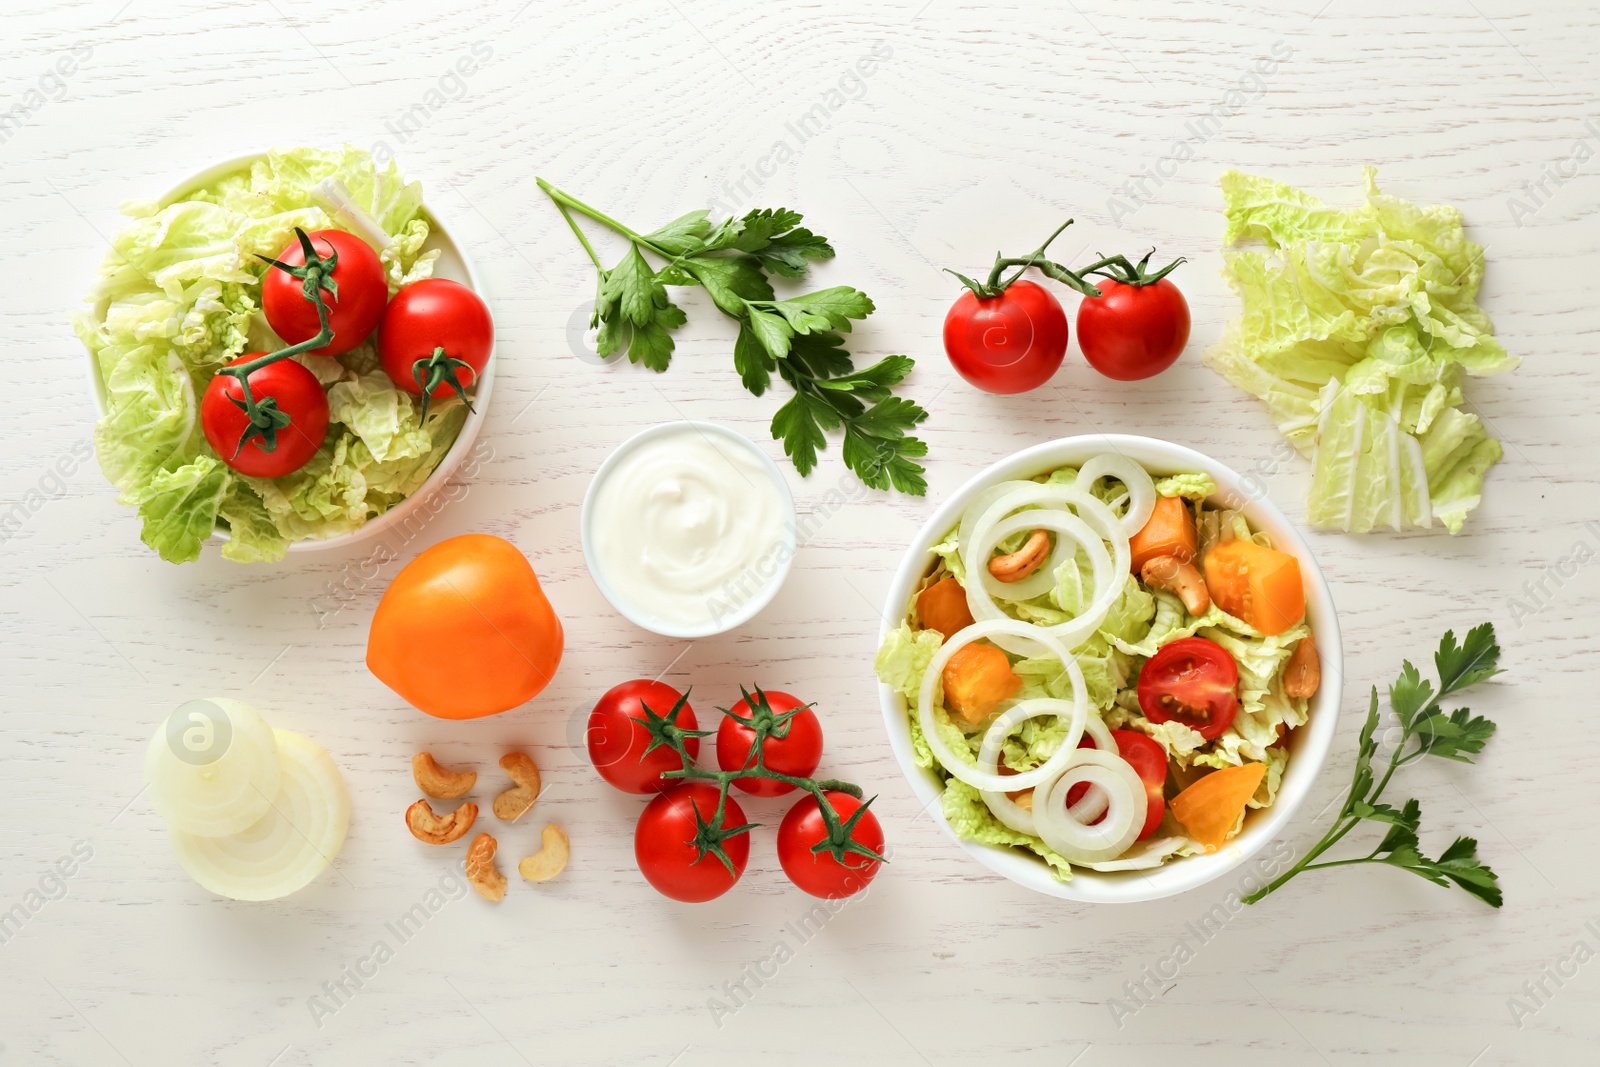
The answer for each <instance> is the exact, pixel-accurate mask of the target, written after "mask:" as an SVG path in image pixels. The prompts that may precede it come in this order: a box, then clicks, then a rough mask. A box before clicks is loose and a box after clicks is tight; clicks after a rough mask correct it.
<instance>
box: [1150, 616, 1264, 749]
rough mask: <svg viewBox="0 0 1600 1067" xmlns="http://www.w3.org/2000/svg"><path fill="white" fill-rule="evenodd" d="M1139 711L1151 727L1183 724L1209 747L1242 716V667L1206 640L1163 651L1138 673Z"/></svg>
mask: <svg viewBox="0 0 1600 1067" xmlns="http://www.w3.org/2000/svg"><path fill="white" fill-rule="evenodd" d="M1139 708H1140V710H1142V711H1143V712H1144V717H1145V718H1147V719H1149V720H1150V721H1151V722H1174V721H1176V722H1181V723H1183V724H1184V725H1185V726H1188V727H1189V728H1191V729H1193V730H1195V731H1196V732H1197V733H1199V734H1200V736H1201V737H1203V738H1205V739H1206V740H1207V741H1210V740H1212V739H1214V738H1216V737H1218V736H1220V735H1221V734H1222V731H1224V730H1226V729H1227V728H1228V726H1229V724H1231V723H1232V722H1233V717H1234V715H1236V714H1238V711H1239V665H1238V664H1237V663H1235V662H1234V661H1233V657H1232V656H1231V655H1229V654H1228V650H1227V649H1225V648H1223V647H1222V646H1221V645H1219V644H1217V643H1216V642H1215V641H1207V640H1206V639H1205V638H1203V637H1185V638H1183V639H1182V640H1181V641H1174V642H1172V644H1170V645H1167V646H1166V647H1165V648H1162V649H1160V650H1159V651H1158V652H1156V654H1155V655H1153V656H1151V657H1150V659H1149V661H1148V662H1146V663H1145V665H1144V670H1142V671H1140V672H1139Z"/></svg>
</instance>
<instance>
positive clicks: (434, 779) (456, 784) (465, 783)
mask: <svg viewBox="0 0 1600 1067" xmlns="http://www.w3.org/2000/svg"><path fill="white" fill-rule="evenodd" d="M411 777H413V778H415V779H416V780H417V788H418V789H420V790H422V791H423V792H424V793H426V794H427V795H428V796H430V797H433V798H434V799H435V800H455V799H456V798H457V797H464V796H466V795H467V791H468V790H470V789H471V788H472V787H473V786H474V785H475V784H477V781H478V772H477V771H447V770H445V769H444V768H443V767H441V766H439V762H438V761H437V760H435V759H434V758H433V754H432V753H431V752H418V753H417V754H416V755H415V756H412V757H411Z"/></svg>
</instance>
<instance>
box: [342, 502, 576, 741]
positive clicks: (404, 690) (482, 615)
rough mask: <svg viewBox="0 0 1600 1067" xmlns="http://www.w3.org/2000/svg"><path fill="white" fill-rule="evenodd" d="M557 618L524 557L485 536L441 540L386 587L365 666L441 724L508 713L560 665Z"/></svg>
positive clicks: (560, 636)
mask: <svg viewBox="0 0 1600 1067" xmlns="http://www.w3.org/2000/svg"><path fill="white" fill-rule="evenodd" d="M564 643H565V638H564V635H563V631H562V628H561V620H560V619H559V618H557V617H556V613H555V610H554V609H553V608H551V607H550V601H548V600H547V599H545V595H544V591H543V590H542V589H540V588H539V579H538V577H537V576H536V575H535V574H534V573H533V567H532V565H530V564H529V563H528V558H527V557H526V556H524V555H523V554H522V552H521V551H520V550H518V548H517V547H516V546H515V545H513V544H512V543H511V542H509V541H506V540H504V539H503V538H499V537H493V536H490V535H488V534H466V535H465V536H462V537H452V538H450V539H449V540H446V541H440V542H439V543H438V544H436V545H434V546H433V547H432V548H430V549H428V550H427V551H426V552H423V553H422V554H420V555H419V556H417V558H416V559H414V560H412V561H411V562H410V563H408V564H406V566H405V568H404V569H403V570H401V571H400V573H399V574H397V575H395V577H394V581H393V582H391V583H389V588H388V590H387V591H386V592H385V593H384V594H383V599H382V600H380V601H378V610H377V611H376V612H375V613H374V614H373V616H372V629H371V631H370V632H369V633H368V635H367V667H368V669H369V670H371V671H372V673H373V674H375V675H377V677H378V680H379V681H381V682H383V683H384V684H385V685H387V686H388V687H389V688H390V689H393V690H394V691H395V692H396V693H399V694H400V696H402V697H403V698H405V700H406V701H408V702H409V703H410V704H411V705H412V706H413V707H416V708H419V709H421V710H422V711H425V712H427V713H428V714H429V715H435V716H438V717H439V718H441V719H475V718H478V717H479V716H482V715H494V714H497V713H499V712H502V711H509V710H511V709H512V708H514V707H517V706H518V705H519V704H523V703H526V702H527V701H529V700H532V699H533V698H534V697H535V696H537V695H538V693H539V691H540V690H542V689H543V688H544V687H545V686H546V685H548V684H549V683H550V679H551V677H552V676H553V675H554V674H555V673H556V667H557V665H558V664H560V662H561V652H562V648H563V646H564Z"/></svg>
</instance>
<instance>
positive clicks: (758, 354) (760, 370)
mask: <svg viewBox="0 0 1600 1067" xmlns="http://www.w3.org/2000/svg"><path fill="white" fill-rule="evenodd" d="M777 366H778V361H777V360H776V359H774V358H773V357H772V355H771V354H770V353H768V352H767V349H766V346H765V345H763V344H762V343H761V341H760V339H759V338H757V337H756V335H755V333H754V332H752V331H751V329H750V324H749V323H748V322H742V323H740V324H739V337H738V339H737V340H735V341H734V342H733V369H734V370H736V371H738V372H739V381H741V382H742V383H744V387H745V388H746V389H748V390H750V392H751V394H752V395H754V396H760V395H761V394H762V393H765V392H766V391H767V386H769V385H771V384H772V372H773V370H774V369H776V367H777Z"/></svg>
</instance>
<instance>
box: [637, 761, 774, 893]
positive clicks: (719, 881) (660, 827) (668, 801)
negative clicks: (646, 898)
mask: <svg viewBox="0 0 1600 1067" xmlns="http://www.w3.org/2000/svg"><path fill="white" fill-rule="evenodd" d="M696 812H698V813H699V816H700V820H702V821H704V822H706V823H714V822H715V819H716V814H717V787H716V786H714V785H709V784H707V783H705V782H681V783H679V784H677V785H675V786H673V787H672V788H671V789H669V790H668V791H667V792H665V793H662V794H661V795H660V796H658V797H655V798H654V799H653V800H651V801H650V803H649V804H646V805H645V809H644V814H642V815H640V816H639V825H638V828H637V829H635V830H634V832H633V856H634V859H635V860H637V861H638V863H639V873H640V874H642V875H644V878H645V881H647V882H649V883H650V884H651V885H652V886H654V887H655V889H656V892H658V893H660V894H661V895H662V896H665V897H671V898H672V899H673V900H682V901H687V902H689V903H691V904H695V903H699V902H701V901H705V900H713V899H715V898H717V897H720V896H721V895H722V894H724V893H726V892H727V891H728V890H730V889H732V888H733V884H734V883H735V882H737V881H738V880H739V879H740V878H741V877H742V876H743V875H744V868H745V864H747V863H748V862H749V861H750V835H749V834H747V833H744V834H738V835H737V836H734V837H730V838H727V839H725V840H724V841H723V842H722V850H723V851H724V852H726V853H727V855H728V859H729V860H730V861H731V862H732V863H733V870H732V871H730V870H728V868H727V867H725V866H724V865H723V863H722V861H721V860H720V859H718V858H717V857H716V856H715V855H714V854H712V853H710V852H707V853H706V854H704V855H701V854H700V850H699V849H698V848H697V847H696V846H695V843H694V837H695V832H696V819H695V813H696ZM744 824H745V817H744V809H742V808H740V807H739V802H738V801H736V800H734V799H733V798H732V797H731V796H730V797H729V798H728V801H727V805H726V806H725V807H724V808H723V809H722V821H721V822H720V823H716V824H715V825H716V828H717V829H723V830H726V829H729V828H731V827H735V826H743V825H744Z"/></svg>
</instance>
